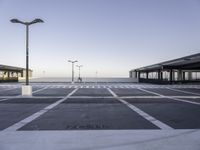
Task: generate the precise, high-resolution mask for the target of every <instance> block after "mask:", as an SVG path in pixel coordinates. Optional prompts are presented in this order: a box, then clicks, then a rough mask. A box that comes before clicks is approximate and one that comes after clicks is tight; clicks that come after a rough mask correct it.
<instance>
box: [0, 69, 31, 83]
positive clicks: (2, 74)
mask: <svg viewBox="0 0 200 150" xmlns="http://www.w3.org/2000/svg"><path fill="white" fill-rule="evenodd" d="M25 75H26V72H25V69H24V68H20V67H13V66H7V65H0V82H18V79H19V77H24V76H25ZM29 76H32V70H29Z"/></svg>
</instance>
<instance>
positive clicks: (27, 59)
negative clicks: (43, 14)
mask: <svg viewBox="0 0 200 150" xmlns="http://www.w3.org/2000/svg"><path fill="white" fill-rule="evenodd" d="M10 21H11V22H12V23H19V24H23V25H25V26H26V86H28V85H29V26H30V25H32V24H35V23H43V22H44V21H43V20H41V19H38V18H37V19H34V20H33V21H31V22H23V21H20V20H18V19H11V20H10ZM29 88H30V87H29ZM26 90H27V89H26ZM26 90H25V91H26ZM22 91H23V90H22ZM29 91H30V89H29ZM22 95H23V92H22ZM24 95H32V89H31V92H28V93H26V92H25V93H24Z"/></svg>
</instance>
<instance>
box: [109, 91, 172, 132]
mask: <svg viewBox="0 0 200 150" xmlns="http://www.w3.org/2000/svg"><path fill="white" fill-rule="evenodd" d="M107 89H108V91H109V92H110V93H111V94H112V95H113V96H114V97H116V99H117V100H118V101H120V102H121V103H123V104H125V105H126V106H127V107H129V108H130V109H131V110H133V111H134V112H136V113H138V114H139V115H140V116H142V117H143V118H145V119H146V120H148V121H150V122H151V123H152V124H154V125H155V126H157V127H159V128H160V129H163V130H172V129H173V128H172V127H170V126H168V125H166V124H164V123H163V122H161V121H159V120H157V119H156V118H154V117H152V116H150V115H149V114H147V113H145V112H144V111H142V110H141V109H139V108H137V107H136V106H134V105H132V104H130V103H128V102H127V101H125V100H123V99H121V98H118V96H117V94H115V93H114V92H113V91H112V90H111V89H109V88H107Z"/></svg>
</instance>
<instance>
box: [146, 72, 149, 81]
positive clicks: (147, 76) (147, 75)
mask: <svg viewBox="0 0 200 150" xmlns="http://www.w3.org/2000/svg"><path fill="white" fill-rule="evenodd" d="M146 79H149V72H148V71H147V72H146Z"/></svg>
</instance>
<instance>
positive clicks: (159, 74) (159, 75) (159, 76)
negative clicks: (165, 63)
mask: <svg viewBox="0 0 200 150" xmlns="http://www.w3.org/2000/svg"><path fill="white" fill-rule="evenodd" d="M162 79H163V76H162V71H161V70H158V80H162Z"/></svg>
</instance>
